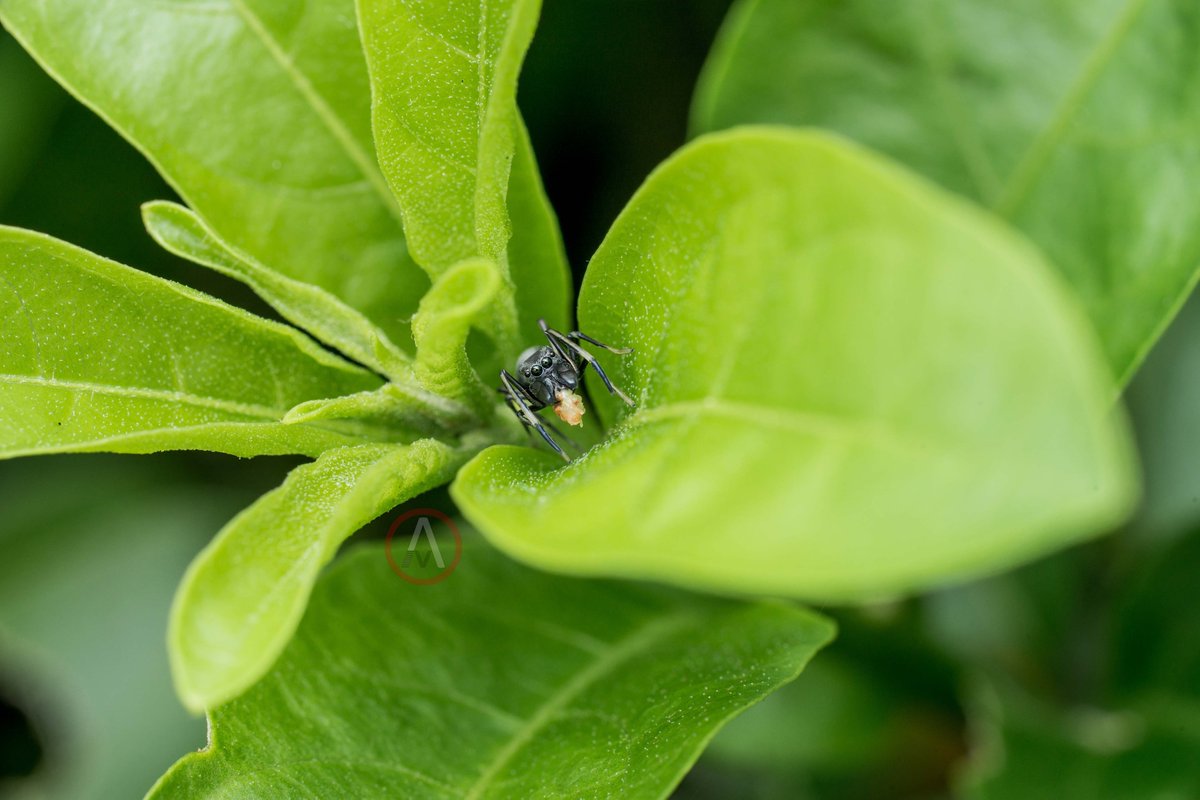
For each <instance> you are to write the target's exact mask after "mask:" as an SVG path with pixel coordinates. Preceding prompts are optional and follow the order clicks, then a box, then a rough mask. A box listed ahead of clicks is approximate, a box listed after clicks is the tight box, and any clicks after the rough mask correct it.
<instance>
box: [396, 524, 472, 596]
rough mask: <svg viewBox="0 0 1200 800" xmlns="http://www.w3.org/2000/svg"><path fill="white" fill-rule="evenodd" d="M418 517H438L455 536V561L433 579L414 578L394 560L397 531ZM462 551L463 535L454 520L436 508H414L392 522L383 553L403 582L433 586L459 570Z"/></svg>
mask: <svg viewBox="0 0 1200 800" xmlns="http://www.w3.org/2000/svg"><path fill="white" fill-rule="evenodd" d="M418 516H420V517H437V518H438V519H440V520H441V521H442V522H444V523H446V525H447V526H449V528H450V533H452V534H453V535H454V560H453V561H451V562H450V564H449V565H448V566H446V568H445V569H443V570H442V571H441V572H439V573H438V574H437V575H434V576H433V577H432V578H414V577H413V576H412V575H409V574H408V573H406V572H405V571H404V570H402V569H401V568H400V565H398V564H397V563H396V560H395V559H394V558H392V537H393V536H395V535H396V529H397V528H399V527H400V523H401V522H404V521H405V520H407V519H412V518H413V517H418ZM462 551H463V541H462V534H461V533H459V530H458V526H457V525H455V524H454V521H453V520H451V519H450V518H449V517H448V516H446V515H445V514H443V513H442V512H441V511H438V510H437V509H436V508H414V509H412V510H410V511H406V512H404V513H403V514H401V515H400V516H398V517H396V519H395V521H394V522H392V526H391V527H390V528H388V533H387V540H386V542H385V544H384V547H383V552H384V554H385V555H386V556H387V560H388V565H389V566H391V568H392V572H394V573H396V574H397V575H399V576H400V578H401V579H402V580H405V581H408V582H409V583H411V584H414V585H416V586H432V585H433V584H435V583H441V582H442V581H444V580H446V578H449V577H450V573H452V572H454V570H456V569H457V568H458V562H460V561H462Z"/></svg>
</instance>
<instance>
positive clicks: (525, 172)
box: [508, 116, 574, 342]
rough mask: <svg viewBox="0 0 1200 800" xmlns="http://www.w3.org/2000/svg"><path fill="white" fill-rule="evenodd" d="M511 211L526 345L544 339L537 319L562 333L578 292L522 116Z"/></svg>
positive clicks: (511, 245) (511, 262) (511, 249)
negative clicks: (572, 286) (575, 293)
mask: <svg viewBox="0 0 1200 800" xmlns="http://www.w3.org/2000/svg"><path fill="white" fill-rule="evenodd" d="M508 213H509V216H510V217H511V218H512V239H510V240H509V242H508V268H509V271H510V272H511V273H512V280H513V283H514V284H515V288H516V302H517V310H518V311H519V313H520V333H521V337H522V340H523V341H526V342H536V341H540V340H541V339H542V338H543V337H542V331H541V328H539V327H538V319H545V320H546V321H547V322H548V323H550V326H551V327H553V328H557V329H559V330H566V329H567V328H569V327H570V324H571V323H570V320H571V303H572V302H573V301H574V292H573V291H572V289H571V270H570V268H569V267H568V265H567V253H566V250H565V249H564V248H563V242H562V236H561V235H560V234H559V231H558V219H557V218H556V217H555V216H554V209H552V208H551V207H550V201H549V200H548V199H547V198H546V191H545V189H544V188H543V187H542V178H541V175H540V173H539V172H538V165H537V159H536V158H535V157H534V154H533V145H532V144H531V143H530V141H529V132H528V131H527V130H525V123H524V122H522V121H521V118H520V116H518V117H517V152H516V154H515V155H514V156H513V165H512V175H511V177H510V179H509V183H508Z"/></svg>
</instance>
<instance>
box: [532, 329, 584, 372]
mask: <svg viewBox="0 0 1200 800" xmlns="http://www.w3.org/2000/svg"><path fill="white" fill-rule="evenodd" d="M538 325H539V326H540V327H541V329H542V333H544V334H546V341H548V342H549V343H550V349H551V350H553V351H554V352H555V353H557V354H558V357H559V358H561V359H562V360H563V361H565V362H567V363H568V364H570V365H571V369H573V370H575V376H576V377H577V378H579V379H582V378H583V366H582V365H581V362H580V359H579V357H578V356H576V355H575V352H574V351H573V350H572V349H570V348H567V347H564V346H563V344H562V341H561V340H562V339H563V338H564V337H563V335H562V334H561V333H559V332H558V331H556V330H554V328H551V327H550V326H549V325H547V324H546V320H544V319H539V320H538ZM552 333H553V334H556V335H557V336H558V337H559V338H557V339H556V338H554V336H551V335H550V334H552ZM583 363H586V362H583Z"/></svg>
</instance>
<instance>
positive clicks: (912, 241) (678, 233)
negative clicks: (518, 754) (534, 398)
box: [453, 128, 1134, 600]
mask: <svg viewBox="0 0 1200 800" xmlns="http://www.w3.org/2000/svg"><path fill="white" fill-rule="evenodd" d="M579 306H580V321H581V324H582V328H583V329H584V330H585V331H587V332H588V333H589V334H591V335H593V336H595V337H597V338H599V339H600V340H602V341H605V342H608V343H610V344H615V345H620V346H627V347H633V348H635V351H634V353H633V354H632V355H631V356H627V357H624V358H616V357H610V358H609V359H608V360H607V362H606V363H605V367H606V369H608V370H609V374H610V375H611V376H612V377H613V379H614V380H615V381H616V382H617V383H618V384H621V385H623V386H624V387H625V389H626V390H627V391H628V392H629V393H630V394H631V395H632V396H633V397H634V399H635V401H636V408H635V409H633V410H626V409H624V407H623V406H620V405H619V404H613V403H611V402H608V403H607V406H606V407H607V408H609V409H610V410H611V413H610V415H609V416H610V417H611V416H612V414H613V413H615V414H621V415H623V416H617V417H615V418H616V420H617V425H616V428H615V430H614V431H613V432H612V433H611V435H610V436H609V439H608V440H607V441H606V442H605V443H603V444H601V445H600V446H598V447H596V448H593V449H592V450H591V451H590V452H588V453H587V454H586V455H585V456H583V457H582V458H580V459H577V460H576V461H574V462H573V463H571V464H570V465H568V466H566V467H562V465H561V462H556V461H555V459H554V458H553V457H552V456H547V455H546V454H544V453H539V452H536V451H534V450H531V449H528V448H515V447H497V448H492V449H489V450H487V451H485V452H484V453H483V454H481V455H480V456H479V457H477V458H476V459H475V460H474V461H473V462H471V463H470V464H468V465H467V466H466V467H465V468H464V469H463V470H462V472H461V473H460V474H459V476H458V479H457V481H456V483H455V484H454V486H453V494H454V496H455V498H456V500H458V502H459V505H460V508H461V509H462V510H463V513H464V514H465V515H466V516H467V517H468V518H469V519H470V520H472V522H473V523H475V524H476V525H478V526H479V527H480V528H481V529H482V530H483V532H484V533H486V534H487V535H488V536H489V537H490V538H491V539H492V540H493V541H494V542H495V543H497V544H498V545H499V546H501V547H502V548H504V549H505V550H507V551H508V552H510V553H512V554H513V555H515V556H517V557H520V558H523V559H526V560H528V561H530V562H533V563H536V564H538V565H540V566H543V567H547V568H552V569H556V570H563V571H567V572H573V573H587V574H617V575H630V576H638V577H648V578H659V579H664V580H668V581H672V582H677V583H681V584H687V585H692V586H698V587H705V588H711V589H718V590H726V591H729V590H731V591H737V592H753V593H769V594H775V593H780V594H786V595H794V596H802V597H813V598H822V599H830V600H845V599H851V598H862V597H868V596H878V595H880V594H882V593H888V592H899V591H908V590H914V589H918V588H921V587H926V586H929V585H931V584H935V583H939V582H942V581H945V580H947V579H948V578H950V577H956V576H961V575H966V574H973V573H978V572H982V571H987V570H994V569H999V568H1001V567H1003V566H1006V565H1009V564H1013V563H1015V562H1018V561H1020V560H1022V559H1024V558H1028V557H1030V556H1032V555H1034V554H1037V553H1042V552H1046V551H1049V550H1052V549H1054V548H1057V547H1061V546H1062V545H1064V544H1066V543H1067V542H1071V541H1075V540H1077V539H1079V538H1081V537H1084V536H1088V535H1093V534H1095V533H1097V532H1099V531H1102V530H1104V529H1105V528H1107V527H1108V526H1110V525H1112V524H1114V523H1116V522H1117V521H1119V520H1120V519H1121V518H1123V517H1124V516H1125V514H1126V513H1127V511H1128V509H1129V506H1130V503H1131V500H1132V497H1133V490H1134V479H1133V476H1132V469H1131V465H1130V461H1131V455H1130V447H1129V442H1128V437H1127V434H1126V430H1125V427H1124V425H1123V424H1122V422H1123V420H1122V419H1121V418H1120V416H1119V414H1118V415H1114V414H1113V413H1112V411H1111V408H1110V405H1111V400H1112V394H1113V389H1112V382H1111V379H1110V378H1109V377H1108V374H1107V370H1106V369H1105V366H1104V363H1103V361H1102V360H1101V358H1100V356H1099V353H1098V350H1097V348H1096V345H1095V343H1094V341H1093V340H1092V338H1091V334H1090V331H1089V330H1088V328H1087V326H1086V323H1085V322H1084V321H1083V319H1082V317H1081V315H1080V314H1079V312H1078V309H1077V308H1076V307H1075V306H1074V305H1073V304H1072V302H1071V298H1069V297H1068V296H1067V295H1066V294H1065V293H1064V292H1063V291H1062V290H1061V289H1060V287H1059V286H1058V284H1057V283H1056V282H1055V281H1054V279H1053V276H1052V275H1051V274H1050V272H1049V270H1048V269H1047V268H1046V266H1045V265H1044V264H1043V263H1042V262H1041V260H1040V259H1039V257H1038V255H1037V254H1036V252H1035V251H1034V250H1033V249H1032V248H1030V247H1028V246H1027V245H1026V244H1024V242H1023V241H1022V240H1020V239H1018V238H1016V237H1014V236H1013V235H1012V234H1011V233H1010V232H1008V231H1007V230H1006V229H1005V228H1003V227H1001V226H998V225H996V224H995V223H994V222H993V221H992V220H991V218H989V217H987V216H983V215H980V214H979V213H978V212H976V211H975V210H973V209H972V208H970V207H968V206H966V205H964V204H963V203H961V202H959V201H957V200H956V199H955V198H953V197H951V196H948V195H946V194H944V193H942V192H941V191H940V190H937V189H935V188H934V187H932V186H929V185H927V184H925V183H924V182H923V181H921V180H919V179H917V178H915V177H914V176H912V175H910V174H908V173H906V172H902V171H900V170H897V169H896V168H894V167H893V166H891V165H890V164H889V163H886V162H883V161H881V160H880V159H878V158H876V157H874V156H872V155H870V154H868V153H866V152H864V151H861V150H859V149H858V148H856V147H852V146H849V145H848V144H846V143H844V142H842V141H841V140H839V139H836V138H830V137H827V136H823V135H820V134H816V133H801V132H798V131H792V130H789V129H785V128H760V129H755V128H748V129H741V130H737V131H734V132H730V133H728V134H721V135H716V136H712V137H706V138H704V139H702V140H700V141H698V142H696V143H695V144H693V145H691V146H689V147H687V148H686V149H685V150H683V151H681V152H680V153H679V154H677V155H676V156H674V157H673V158H671V159H670V160H669V161H668V162H667V163H666V164H665V165H663V166H662V167H661V168H660V169H659V170H658V171H657V172H655V173H654V175H652V176H651V178H650V179H649V180H648V181H647V183H646V185H645V186H643V187H642V189H641V190H640V191H639V192H638V194H637V195H636V196H635V197H634V198H633V200H632V201H631V202H630V204H629V206H628V207H627V208H626V209H625V211H624V212H623V213H622V215H621V217H620V218H619V219H618V220H617V222H616V224H615V226H614V227H613V229H612V231H611V232H610V233H609V235H608V237H607V238H606V239H605V241H604V244H603V245H602V246H601V248H600V250H599V251H598V252H597V253H596V256H595V258H594V259H593V260H592V262H591V265H590V267H589V269H588V273H587V277H586V279H585V280H584V285H583V290H582V294H581V297H580V302H579ZM592 389H593V395H594V396H597V397H598V398H599V399H602V400H604V401H606V402H607V401H610V400H611V398H609V397H608V396H607V394H606V393H605V392H604V391H603V389H602V388H600V387H599V385H598V384H593V386H592ZM530 498H535V502H531V500H530Z"/></svg>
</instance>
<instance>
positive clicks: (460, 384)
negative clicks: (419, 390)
mask: <svg viewBox="0 0 1200 800" xmlns="http://www.w3.org/2000/svg"><path fill="white" fill-rule="evenodd" d="M501 283H502V278H501V277H500V272H499V270H498V269H497V268H496V264H495V263H494V262H492V261H488V260H487V259H484V258H474V259H469V260H467V261H463V262H461V263H459V264H455V265H454V266H453V267H451V268H450V269H449V270H447V271H446V272H444V273H442V275H441V276H440V277H439V278H438V279H437V280H435V281H434V283H433V287H432V288H431V289H430V290H429V292H428V293H427V294H426V295H425V297H423V298H422V299H421V306H420V308H419V309H418V310H417V314H416V316H415V317H413V341H415V342H416V344H417V363H416V373H417V378H418V379H419V380H420V382H421V385H422V386H424V387H425V388H426V389H428V390H429V391H431V392H434V393H436V394H438V395H441V396H443V397H449V398H450V399H452V400H457V401H459V402H461V403H463V404H465V405H467V406H468V407H470V408H472V409H474V410H475V412H476V413H477V414H479V415H481V416H486V415H487V414H488V413H490V410H491V409H492V408H494V407H495V405H496V390H495V389H494V388H489V387H487V386H485V385H484V384H483V382H482V381H481V380H480V379H479V376H478V375H477V374H476V373H475V369H474V367H472V366H471V361H470V359H468V358H467V335H468V334H469V333H470V332H471V326H472V324H474V323H475V322H476V321H477V320H478V319H479V318H480V317H481V316H483V315H485V314H486V313H487V312H488V310H489V305H490V303H491V301H492V299H493V298H494V297H495V296H496V293H497V292H498V291H500V286H501Z"/></svg>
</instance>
